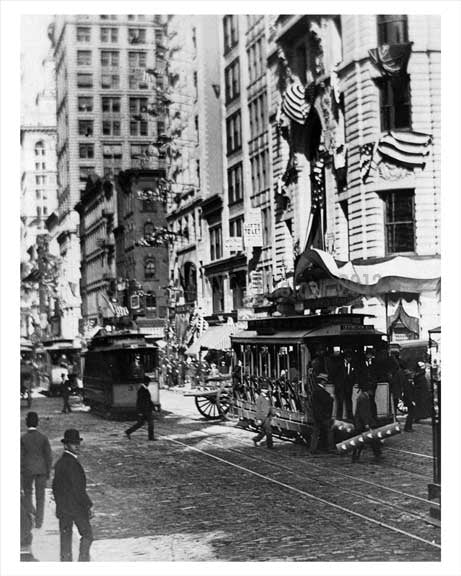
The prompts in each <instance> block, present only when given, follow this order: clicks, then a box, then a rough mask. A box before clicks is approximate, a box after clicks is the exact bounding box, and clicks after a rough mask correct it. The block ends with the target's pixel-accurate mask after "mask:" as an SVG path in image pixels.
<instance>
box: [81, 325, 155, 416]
mask: <svg viewBox="0 0 461 576" xmlns="http://www.w3.org/2000/svg"><path fill="white" fill-rule="evenodd" d="M82 356H83V402H84V404H86V405H87V406H90V407H91V408H93V409H95V410H97V411H99V412H102V413H104V414H105V415H107V416H111V415H113V414H115V413H127V414H128V413H134V412H136V397H137V390H138V387H139V385H140V384H141V383H142V382H143V381H144V377H145V376H146V375H147V376H150V377H151V379H152V385H151V396H152V401H153V403H154V406H155V408H156V409H157V410H160V398H159V389H158V347H157V346H156V345H155V344H152V343H148V342H147V341H146V338H145V337H144V335H143V334H139V333H137V332H130V331H117V332H106V331H105V330H100V332H98V334H96V336H95V337H94V338H93V339H92V340H91V341H90V342H89V344H88V350H87V351H86V352H84V353H83V355H82Z"/></svg>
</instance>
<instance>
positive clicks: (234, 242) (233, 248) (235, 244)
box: [224, 236, 243, 252]
mask: <svg viewBox="0 0 461 576" xmlns="http://www.w3.org/2000/svg"><path fill="white" fill-rule="evenodd" d="M224 247H225V248H227V250H229V252H241V251H242V250H243V238H242V237H241V236H230V237H229V238H227V239H226V240H225V241H224Z"/></svg>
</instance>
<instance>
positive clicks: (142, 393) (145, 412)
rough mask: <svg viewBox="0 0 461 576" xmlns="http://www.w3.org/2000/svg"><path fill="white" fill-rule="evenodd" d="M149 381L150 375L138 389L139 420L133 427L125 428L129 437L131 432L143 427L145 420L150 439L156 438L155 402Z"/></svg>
mask: <svg viewBox="0 0 461 576" xmlns="http://www.w3.org/2000/svg"><path fill="white" fill-rule="evenodd" d="M149 383H150V379H149V377H148V376H145V377H144V382H143V383H142V384H141V386H140V387H139V389H138V396H137V399H136V409H137V411H138V421H137V422H136V424H133V426H131V428H128V430H125V434H126V436H127V437H128V438H130V436H131V434H132V433H133V432H135V430H138V428H141V426H143V425H144V422H147V432H148V439H149V440H155V438H154V416H153V410H154V403H153V402H152V398H151V395H150V391H149Z"/></svg>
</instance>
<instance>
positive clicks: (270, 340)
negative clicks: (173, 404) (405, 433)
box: [231, 314, 392, 439]
mask: <svg viewBox="0 0 461 576" xmlns="http://www.w3.org/2000/svg"><path fill="white" fill-rule="evenodd" d="M365 318H367V316H365V315H361V314H329V315H310V316H280V317H270V318H262V319H255V320H250V321H249V322H248V330H245V331H243V332H239V333H238V334H235V335H233V336H231V342H232V348H233V351H234V355H233V362H234V367H233V374H234V379H233V410H234V413H235V414H236V415H237V416H238V417H239V418H240V419H241V420H243V421H245V422H246V423H247V424H248V425H249V426H252V425H254V424H255V420H256V398H257V394H258V392H259V390H260V389H261V388H262V387H265V388H267V389H268V392H269V396H270V398H271V403H272V405H273V406H274V407H275V408H276V412H277V416H276V417H274V419H273V427H274V432H275V433H276V434H278V435H280V436H286V437H292V438H293V437H301V438H304V439H307V438H308V437H309V435H310V431H311V427H312V422H313V418H312V408H311V396H312V388H313V384H314V374H313V370H312V368H310V367H309V366H310V364H311V361H312V360H313V359H314V358H316V357H319V356H322V358H323V359H324V361H325V362H327V363H328V357H331V356H333V353H338V352H340V351H341V350H345V349H347V350H351V351H352V353H353V354H354V355H356V357H360V355H361V354H363V352H364V350H365V348H366V347H374V348H375V349H381V350H382V349H385V348H386V340H385V335H384V334H382V333H381V332H378V331H377V330H375V328H374V327H373V326H372V325H369V324H364V320H365ZM327 389H328V391H329V392H330V393H331V395H332V396H333V397H334V390H333V385H332V384H328V385H327ZM357 393H358V390H357V389H355V388H354V391H353V396H352V402H353V407H354V409H355V402H356V397H357ZM375 401H376V404H377V409H378V418H379V420H380V421H381V423H383V424H384V423H387V422H389V421H391V419H392V411H391V404H392V403H391V399H390V393H389V383H388V382H384V381H383V382H379V383H378V385H377V390H376V396H375ZM335 408H336V407H335V406H334V408H333V410H334V412H335Z"/></svg>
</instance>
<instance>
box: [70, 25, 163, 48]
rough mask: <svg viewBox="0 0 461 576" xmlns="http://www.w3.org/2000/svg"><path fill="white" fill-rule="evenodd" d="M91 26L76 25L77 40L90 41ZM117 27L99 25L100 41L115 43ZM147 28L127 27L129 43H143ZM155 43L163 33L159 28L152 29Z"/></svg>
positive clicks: (160, 39)
mask: <svg viewBox="0 0 461 576" xmlns="http://www.w3.org/2000/svg"><path fill="white" fill-rule="evenodd" d="M91 30H92V29H91V27H90V26H77V42H82V43H89V42H91ZM119 30H120V29H119V28H115V27H106V26H101V28H100V29H99V39H100V41H101V42H102V43H109V42H111V43H115V42H118V41H119ZM146 30H147V28H128V30H127V34H128V35H127V39H128V42H129V43H130V44H143V43H145V42H146ZM154 34H155V43H156V44H160V43H161V42H162V41H163V38H164V35H163V32H162V30H161V29H160V28H157V29H155V30H154Z"/></svg>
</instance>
